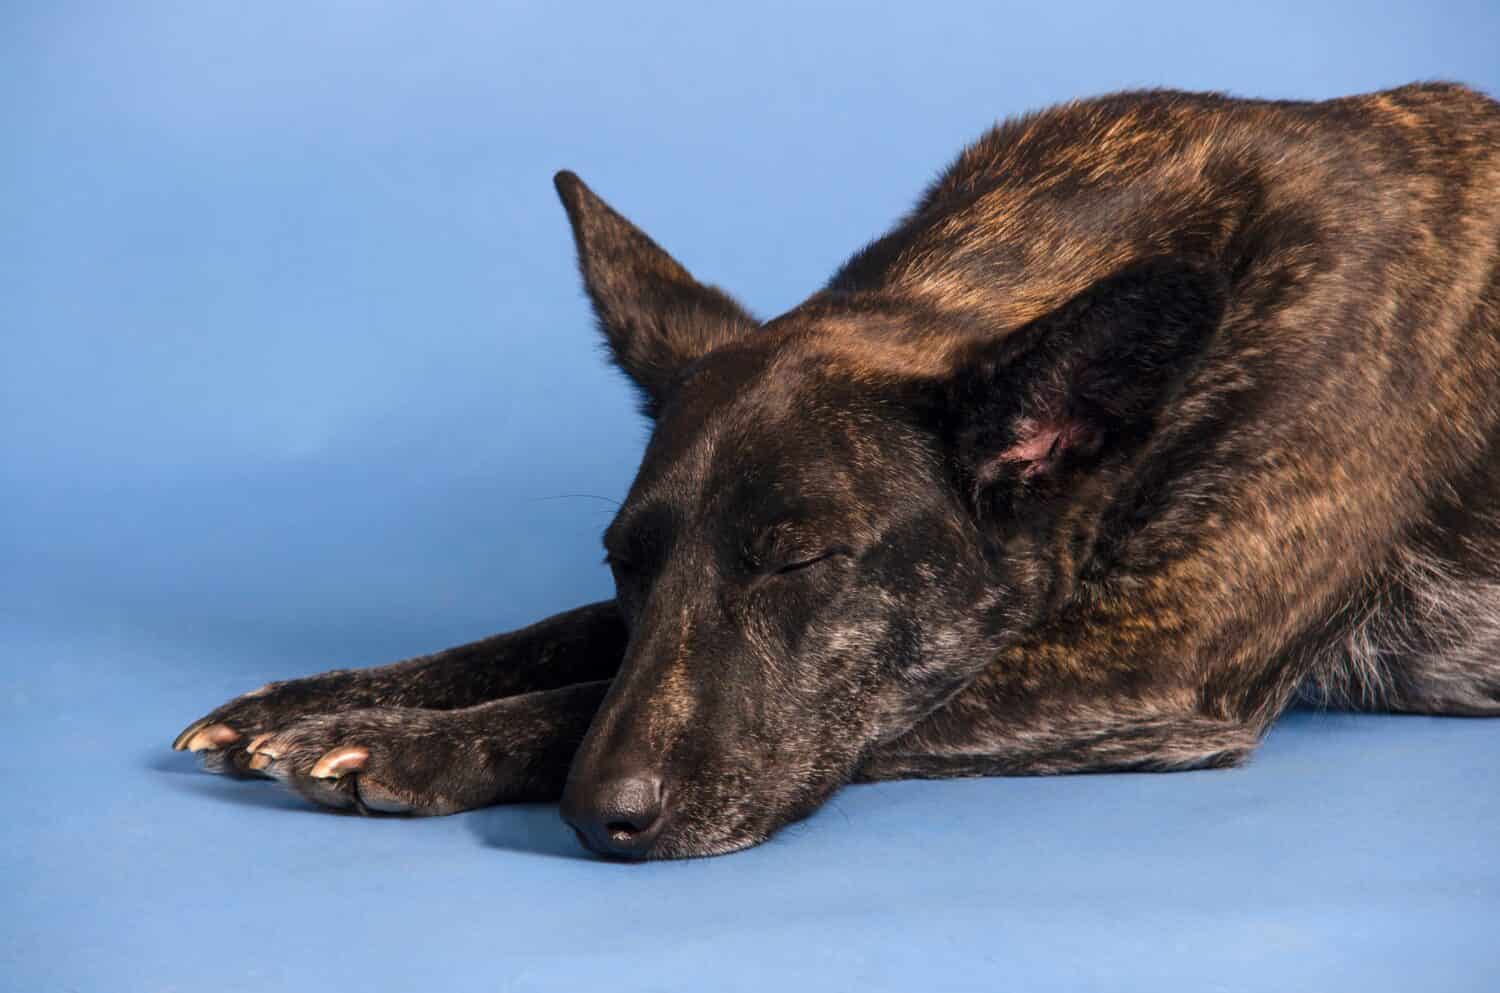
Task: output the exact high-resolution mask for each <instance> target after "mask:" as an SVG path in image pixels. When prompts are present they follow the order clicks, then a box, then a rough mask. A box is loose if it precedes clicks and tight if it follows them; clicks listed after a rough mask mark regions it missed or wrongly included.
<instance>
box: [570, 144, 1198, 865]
mask: <svg viewBox="0 0 1500 993" xmlns="http://www.w3.org/2000/svg"><path fill="white" fill-rule="evenodd" d="M557 186H558V190H559V193H560V194H561V196H562V199H563V202H564V204H565V206H566V208H567V211H568V216H569V219H570V221H571V222H572V226H573V231H574V235H575V237H576V239H577V243H578V251H579V261H580V268H581V270H582V273H583V279H584V284H585V287H586V289H587V291H588V294H589V297H590V298H591V300H592V302H593V305H594V309H595V312H596V315H597V317H598V320H599V325H600V328H601V330H602V331H603V333H604V336H605V339H606V341H607V342H608V344H609V347H610V349H611V351H612V353H613V356H614V358H615V361H616V362H617V363H618V364H619V366H620V367H621V368H622V369H623V370H624V371H625V372H626V374H627V375H628V376H629V377H630V378H631V379H632V380H633V381H634V382H635V384H636V385H637V387H638V388H639V389H640V392H641V396H642V400H643V406H644V409H645V412H646V413H647V415H648V416H649V417H651V418H652V419H653V421H654V431H653V433H652V436H651V440H650V442H649V444H648V445H647V448H646V452H645V456H644V459H643V460H642V464H641V467H640V471H639V474H638V475H637V477H636V479H635V482H634V483H633V485H632V486H631V488H630V492H629V495H628V496H627V498H626V500H625V502H624V504H623V505H622V506H621V508H620V510H619V513H618V514H617V516H616V517H615V519H614V521H613V522H612V523H611V524H610V525H609V527H608V529H607V531H606V532H605V534H604V547H605V550H606V553H607V561H608V563H609V566H610V568H611V569H612V571H613V573H614V579H615V584H616V589H617V601H618V603H619V607H620V610H621V611H622V613H623V615H624V617H625V618H626V620H627V623H628V625H629V628H630V643H629V648H628V650H627V653H626V657H625V660H624V663H623V665H622V667H621V669H620V672H619V675H618V677H617V678H616V679H615V681H614V684H613V687H612V689H611V690H610V692H609V695H608V697H607V698H606V699H605V701H604V704H603V706H602V707H601V709H600V711H599V713H598V716H597V717H596V718H595V720H594V722H593V725H592V727H591V728H590V730H589V732H588V735H587V737H586V738H585V739H584V741H583V744H582V746H581V747H580V749H579V751H578V753H577V756H576V758H575V760H574V762H573V767H572V770H571V773H570V776H569V779H568V784H567V789H566V792H565V795H564V798H563V813H564V816H565V817H566V818H567V819H568V821H569V822H570V823H571V824H572V825H573V826H574V827H575V828H576V829H577V831H578V833H579V836H580V838H581V839H582V840H583V841H584V843H585V844H587V845H588V846H589V847H590V848H593V849H594V850H596V851H598V852H601V853H604V854H609V855H615V856H622V857H629V858H659V857H678V856H693V855H708V854H717V853H722V852H729V851H733V850H736V849H739V848H743V847H746V846H749V845H752V844H755V843H757V842H759V841H762V840H764V839H765V838H766V837H767V836H768V835H769V834H770V833H771V832H772V831H774V830H776V829H777V828H778V827H780V826H782V825H784V824H786V823H788V822H790V821H792V820H795V819H797V818H798V817H801V816H803V815H805V814H807V813H809V812H810V811H812V810H813V809H814V808H816V807H817V806H818V805H819V804H820V803H821V802H822V801H823V800H824V799H826V798H827V797H828V795H829V794H830V793H831V792H832V791H833V790H835V789H836V788H837V787H838V786H839V785H841V784H842V783H844V782H846V781H847V780H848V779H849V778H850V776H851V775H852V774H853V773H855V772H856V771H857V769H858V766H859V763H860V760H861V757H862V755H863V754H864V753H865V752H866V751H867V750H868V749H870V748H871V747H872V746H874V745H876V744H878V743H880V742H881V741H883V740H887V739H889V738H891V737H893V736H895V735H897V734H900V733H901V732H903V731H905V730H907V729H908V728H909V727H911V725H912V724H913V722H914V721H916V720H918V719H920V718H921V717H923V716H924V715H926V714H927V713H929V712H930V711H932V710H933V709H934V708H936V707H938V706H939V705H941V704H942V703H943V702H944V701H946V700H947V699H948V698H949V697H950V696H951V695H952V694H953V693H955V692H956V691H957V690H958V689H960V688H961V687H963V686H964V685H965V684H966V683H967V682H969V681H970V680H972V678H973V677H974V675H975V674H976V673H977V672H978V671H979V670H980V669H981V668H982V667H983V666H984V665H985V664H986V662H987V661H988V660H989V659H990V658H992V657H993V655H994V652H995V651H996V648H997V646H999V645H1001V644H1003V643H1004V641H1005V640H1006V639H1007V638H1010V637H1013V636H1014V635H1015V633H1016V632H1018V631H1019V630H1021V629H1022V628H1024V627H1025V626H1026V625H1027V624H1029V623H1032V622H1034V621H1035V619H1036V618H1037V617H1038V616H1039V615H1040V613H1041V612H1042V611H1044V610H1045V609H1046V608H1047V605H1048V603H1049V602H1052V601H1055V600H1056V598H1057V597H1058V596H1059V595H1061V593H1060V591H1064V590H1066V589H1067V588H1069V585H1070V584H1071V583H1072V582H1074V581H1075V580H1076V578H1077V577H1076V571H1077V565H1078V562H1079V557H1078V556H1074V555H1064V556H1062V558H1061V559H1059V557H1058V556H1057V555H1054V554H1051V553H1050V552H1049V547H1050V546H1052V545H1054V544H1055V543H1056V542H1055V538H1056V535H1055V532H1056V530H1057V528H1058V527H1059V526H1061V525H1060V523H1059V522H1062V521H1064V520H1066V521H1069V522H1071V523H1070V525H1069V526H1078V522H1077V521H1076V520H1074V518H1076V517H1077V513H1076V510H1077V508H1078V507H1080V506H1083V505H1087V504H1088V503H1089V501H1094V502H1096V503H1099V502H1101V501H1103V500H1104V499H1105V496H1106V494H1107V493H1108V492H1109V491H1110V489H1111V480H1114V479H1116V478H1117V477H1118V476H1119V474H1120V473H1121V472H1122V471H1123V468H1122V467H1124V466H1125V465H1126V464H1127V463H1128V461H1129V459H1130V458H1131V455H1132V453H1133V452H1136V451H1138V450H1139V449H1140V447H1141V445H1142V442H1143V440H1144V439H1145V438H1146V436H1147V435H1148V433H1149V429H1150V427H1151V422H1152V419H1153V417H1154V416H1155V414H1156V412H1157V411H1158V410H1159V408H1160V406H1161V402H1162V398H1163V397H1164V396H1165V395H1166V394H1167V392H1168V391H1169V389H1170V386H1171V383H1172V382H1173V381H1175V380H1177V379H1178V378H1180V377H1179V374H1178V370H1180V369H1181V367H1182V364H1183V360H1184V359H1185V358H1186V357H1188V356H1190V355H1191V354H1193V353H1194V352H1195V351H1197V350H1198V349H1199V347H1200V346H1201V344H1202V340H1203V338H1204V336H1205V334H1206V330H1207V329H1209V328H1211V327H1212V325H1213V323H1214V321H1215V320H1216V316H1217V308H1218V306H1219V304H1218V293H1217V289H1216V286H1215V284H1214V283H1213V282H1212V281H1211V280H1208V279H1207V278H1206V277H1203V276H1202V275H1201V274H1200V273H1198V272H1197V271H1195V270H1189V269H1185V268H1182V267H1177V266H1164V265H1159V264H1158V265H1152V266H1147V267H1143V268H1137V269H1135V270H1132V271H1130V272H1127V273H1124V274H1121V275H1117V276H1115V277H1114V278H1112V279H1109V280H1106V281H1105V282H1103V283H1101V284H1099V285H1097V286H1095V287H1092V288H1091V289H1089V290H1088V291H1087V292H1085V293H1084V294H1082V295H1080V296H1078V297H1076V298H1074V299H1073V300H1071V301H1070V302H1068V303H1066V304H1064V305H1062V306H1061V307H1059V308H1057V309H1055V310H1054V311H1052V312H1051V313H1049V314H1048V315H1047V316H1045V317H1043V318H1041V319H1039V320H1037V321H1035V322H1033V323H1032V324H1031V325H1028V326H1027V327H1025V328H1022V329H1020V330H1018V331H1016V332H1015V333H1012V334H1009V335H1004V336H1001V337H1000V338H999V339H998V340H996V339H995V338H994V336H985V335H983V334H980V333H978V332H977V330H976V329H975V328H973V327H970V326H967V325H966V324H965V322H964V320H963V319H962V318H961V317H960V316H958V315H947V316H945V315H942V314H938V313H933V312H930V311H926V310H922V309H920V308H917V307H909V306H906V305H905V304H904V303H903V301H901V300H900V299H895V298H892V297H890V296H885V297H879V298H869V299H866V298H861V297H860V296H859V295H835V294H823V295H820V296H819V297H815V298H813V300H812V301H810V302H809V304H808V305H805V306H804V307H802V308H799V309H798V310H796V311H793V312H792V313H791V314H788V315H786V316H785V317H783V318H779V319H777V320H775V321H772V322H770V323H768V324H764V325H762V324H760V323H759V322H757V321H756V320H754V319H753V318H751V317H750V316H749V315H748V314H747V313H746V312H745V311H744V310H743V309H741V308H740V307H739V306H738V305H737V304H736V303H735V302H734V301H733V300H732V299H730V298H729V297H728V296H726V295H725V294H723V293H722V292H720V291H719V290H717V289H714V288H712V287H708V286H705V285H703V284H700V283H698V282H697V281H695V280H694V279H693V278H692V277H691V276H690V275H689V274H688V272H687V270H685V269H684V268H683V267H682V266H681V265H679V264H678V263H677V262H676V261H674V260H673V259H672V258H671V257H670V256H669V255H667V254H666V253H665V252H664V251H662V250H661V249H660V248H659V247H658V246H657V245H656V244H655V243H653V242H652V241H651V240H650V239H649V238H647V237H646V236H645V235H644V234H643V233H641V232H640V231H639V230H638V229H636V228H635V227H634V226H633V225H631V224H630V222H628V221H627V220H625V219H624V218H623V217H621V216H620V215H618V214H617V213H615V212H614V211H613V210H611V209H610V208H609V207H608V206H607V205H606V204H604V203H603V202H602V201H601V200H599V199H598V198H597V197H596V196H595V195H594V194H593V193H591V192H590V191H589V190H588V189H587V187H585V186H584V185H583V184H582V183H581V182H580V181H579V180H578V179H577V178H576V177H574V176H572V175H571V174H567V173H563V174H559V176H558V178H557ZM1122 329H1123V330H1124V332H1125V333H1123V334H1122V333H1121V331H1122Z"/></svg>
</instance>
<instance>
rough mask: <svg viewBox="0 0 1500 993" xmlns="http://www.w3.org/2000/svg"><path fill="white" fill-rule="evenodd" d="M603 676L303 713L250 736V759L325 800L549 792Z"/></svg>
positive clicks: (465, 801) (562, 775) (481, 799)
mask: <svg viewBox="0 0 1500 993" xmlns="http://www.w3.org/2000/svg"><path fill="white" fill-rule="evenodd" d="M609 685H610V684H609V681H608V680H599V681H596V682H591V683H579V684H576V685H573V686H566V687H563V688H561V689H555V690H545V691H542V692H537V693H527V694H523V695H521V696H512V697H506V698H504V699H501V700H494V701H491V702H489V703H485V704H480V705H478V706H475V707H466V708H463V709H460V710H421V709H415V708H400V707H376V708H371V709H366V710H350V711H346V712H344V713H339V714H320V715H316V716H312V717H304V718H302V719H300V720H297V721H293V722H292V723H290V724H288V725H286V726H284V727H282V728H281V729H279V730H277V731H275V732H274V733H271V734H267V735H263V736H261V737H259V738H257V739H256V740H255V741H254V742H253V743H252V744H251V746H250V748H249V750H248V751H249V760H248V761H249V764H250V767H251V768H253V769H256V770H258V771H261V772H262V773H263V774H265V775H268V776H271V777H272V778H275V779H279V780H282V781H283V782H285V783H286V784H287V785H289V786H290V787H291V788H292V789H294V790H296V791H297V792H298V793H300V794H302V795H303V796H304V797H306V798H307V799H309V800H312V801H313V802H315V803H318V804H321V805H323V806H325V807H333V808H336V809H354V810H357V811H359V812H360V813H370V812H380V813H402V814H452V813H456V812H458V811H461V810H472V809H474V808H476V807H485V806H489V805H491V804H496V803H509V802H514V801H519V800H555V799H557V797H558V796H560V795H561V794H562V789H563V783H564V781H565V779H566V778H567V774H568V766H569V764H570V763H571V762H572V760H573V753H574V751H576V750H577V748H578V743H579V742H580V741H581V740H582V739H583V736H584V733H585V732H586V731H587V730H588V727H589V723H590V722H591V721H592V720H593V718H594V713H595V711H597V710H598V709H599V704H600V702H601V701H602V700H603V699H604V694H605V693H606V692H608V690H609Z"/></svg>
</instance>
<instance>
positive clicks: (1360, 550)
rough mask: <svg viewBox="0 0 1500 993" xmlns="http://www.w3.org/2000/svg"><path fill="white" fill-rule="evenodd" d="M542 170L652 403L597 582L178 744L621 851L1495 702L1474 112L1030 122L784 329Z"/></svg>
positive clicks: (938, 186)
mask: <svg viewBox="0 0 1500 993" xmlns="http://www.w3.org/2000/svg"><path fill="white" fill-rule="evenodd" d="M556 185H557V191H558V193H559V194H560V196H561V198H562V202H563V205H564V207H565V208H566V211H567V215H568V220H569V221H570V223H571V225H572V229H573V234H574V236H575V239H576V242H577V247H578V260H579V268H580V270H581V272H582V276H583V283H584V286H585V288H586V290H587V292H588V296H589V298H590V300H591V301H592V304H593V310H594V314H595V316H596V317H597V319H598V324H599V328H600V330H601V331H602V333H603V335H604V338H605V340H606V342H607V343H608V346H609V349H610V351H611V354H612V356H613V358H614V361H615V362H616V363H617V364H618V365H619V367H620V369H622V370H623V371H624V373H625V374H626V375H627V376H628V377H629V378H630V379H631V380H632V381H633V382H634V384H635V385H636V387H638V389H639V393H640V398H641V403H642V408H643V410H644V412H645V414H646V416H647V417H648V418H650V419H651V421H652V424H653V431H652V435H651V439H650V442H649V444H648V445H647V447H646V451H645V455H644V457H643V459H642V462H641V467H640V471H639V474H638V476H637V477H636V479H635V481H634V483H633V484H632V486H631V487H630V491H629V494H628V496H627V497H626V499H625V501H624V503H623V504H622V505H621V507H620V509H619V513H618V514H617V515H616V517H615V518H614V520H613V521H612V522H611V523H610V525H609V527H608V529H607V530H606V531H605V532H604V536H603V538H604V548H605V550H606V552H607V561H608V564H609V568H610V569H611V570H612V571H613V574H614V581H615V587H616V595H615V598H614V599H613V600H610V601H608V602H604V603H597V604H592V605H589V606H584V607H580V608H578V609H576V610H572V611H569V612H567V613H564V614H560V615H558V616H556V617H552V618H549V619H547V620H543V621H541V622H540V623H538V624H535V625H533V626H532V627H529V628H525V629H523V630H520V631H515V632H512V633H509V634H503V635H499V636H496V637H493V638H489V639H486V640H484V641H480V642H476V643H474V644H469V645H464V646H461V647H458V648H453V649H450V650H448V651H445V652H439V653H437V654H435V655H429V656H424V657H421V658H414V659H409V660H406V661H403V662H398V663H395V664H393V665H386V666H381V667H377V668H372V669H359V670H342V671H336V672H329V673H325V674H323V675H318V676H312V677H309V678H304V679H293V680H289V681H286V682H278V683H272V684H270V685H268V686H264V687H262V688H260V689H258V690H255V691H254V692H251V693H249V694H247V695H245V696H243V697H240V698H238V699H236V700H232V701H230V702H229V703H227V704H225V705H224V706H222V707H220V708H219V709H217V710H215V711H213V712H212V713H210V714H209V715H208V716H206V717H204V718H202V719H201V720H198V721H196V722H194V723H193V724H192V725H191V726H189V727H188V728H187V729H186V730H185V731H183V732H182V734H181V735H180V736H179V737H178V739H177V742H176V747H177V748H179V749H184V748H185V749H189V750H191V751H194V752H198V753H200V754H201V755H202V756H203V758H204V760H205V761H206V762H207V764H208V766H209V767H210V768H212V769H215V770H218V771H222V772H226V773H230V774H238V775H264V776H271V777H274V778H276V779H280V780H283V781H284V782H286V783H287V784H289V785H290V786H291V787H292V788H293V789H295V790H296V791H297V792H299V793H301V794H302V795H304V796H306V797H307V798H308V799H310V800H312V801H314V802H316V803H319V804H323V805H325V806H328V807H334V808H348V809H354V810H357V811H360V812H382V813H409V814H445V813H451V812H454V811H461V810H467V809H471V808H474V807H480V806H484V805H487V804H494V803H503V802H507V801H514V800H522V799H538V798H547V799H558V798H560V799H561V805H562V814H563V817H564V819H565V820H566V821H567V822H568V824H570V825H571V826H572V827H573V829H574V830H575V831H576V832H577V834H578V837H579V839H580V840H581V841H582V843H583V844H584V845H585V846H587V847H588V848H590V849H591V850H593V851H595V852H598V853H600V854H602V855H606V856H611V857H617V858H630V859H643V858H670V857H682V856H698V855H711V854H719V853H724V852H731V851H735V850H737V849H741V848H745V847H747V846H749V845H754V844H756V843H757V842H760V841H762V840H764V839H765V838H767V837H768V836H769V835H770V834H771V833H772V832H774V831H775V830H776V829H777V828H779V827H781V826H782V825H785V824H787V823H788V822H791V821H793V820H795V819H797V818H799V817H802V816H805V815H806V814H808V813H809V812H811V811H812V810H814V809H815V808H817V807H818V805H819V804H821V803H822V802H823V801H825V800H826V799H827V798H828V797H829V795H830V794H831V793H833V792H834V791H835V790H837V789H838V788H839V787H840V786H841V785H842V784H844V783H846V782H850V781H859V780H885V779H900V778H907V777H949V776H990V775H1011V774H1037V773H1064V772H1084V771H1092V770H1126V769H1139V770H1173V769H1194V768H1202V767H1212V766H1228V765H1233V764H1235V763H1238V762H1241V761H1243V760H1244V759H1245V758H1246V757H1247V756H1248V755H1249V754H1250V753H1251V751H1252V750H1253V749H1254V748H1255V745H1256V742H1257V740H1258V739H1259V738H1260V736H1261V735H1262V734H1263V733H1264V732H1265V731H1266V729H1267V727H1268V725H1270V724H1271V722H1272V721H1274V720H1275V718H1276V716H1277V715H1278V714H1279V713H1280V712H1281V711H1282V710H1283V708H1285V707H1286V706H1288V704H1289V703H1291V702H1292V701H1294V700H1297V699H1299V698H1302V699H1307V698H1311V699H1313V700H1316V701H1318V702H1320V703H1323V704H1326V705H1334V706H1345V707H1355V708H1363V709H1381V710H1391V711H1408V712H1418V713H1427V714H1471V715H1481V714H1497V713H1500V267H1497V262H1500V104H1496V103H1495V102H1493V101H1491V100H1490V99H1488V98H1486V97H1485V96H1483V95H1481V94H1479V93H1475V92H1473V91H1471V90H1467V89H1465V88H1463V87H1460V86H1456V85H1447V84H1430V85H1414V86H1407V87H1403V88H1401V89H1396V90H1390V91H1388V92H1383V93H1376V94H1371V95H1366V96H1359V97H1352V98H1348V99H1340V100H1331V101H1327V102H1321V103H1302V102H1265V101H1252V100H1241V99H1232V98H1228V97H1225V96H1220V95H1212V94H1191V93H1179V92H1168V91H1151V92H1138V93H1123V94H1117V95H1112V96H1106V97H1103V98H1100V99H1095V100H1087V101H1082V102H1075V103H1070V104H1066V105H1064V106H1061V107H1057V108H1054V109H1050V110H1047V111H1044V112H1041V113H1037V114H1033V115H1029V116H1026V117H1022V118H1020V119H1017V120H1012V121H1009V122H1006V123H1003V124H1001V125H1000V126H998V127H996V128H995V129H993V130H992V131H990V132H989V133H988V134H986V135H985V136H984V137H982V138H981V139H980V140H979V141H978V142H977V143H975V144H974V145H972V146H971V147H969V148H968V149H967V150H965V151H964V152H963V153H962V154H961V155H960V156H959V157H958V159H957V160H956V161H955V162H954V163H953V164H952V165H951V167H950V168H949V169H948V170H947V171H946V172H944V173H943V174H942V175H941V176H940V178H938V179H937V181H936V182H934V183H933V184H932V186H931V187H930V188H929V189H928V190H927V191H926V192H925V194H924V195H923V196H922V197H921V199H920V200H919V202H918V203H917V205H916V207H915V208H914V209H913V210H912V211H911V213H910V214H908V215H907V216H906V217H905V218H904V219H903V220H902V221H900V223H898V224H897V225H896V226H895V227H894V229H892V230H891V231H890V232H889V233H887V234H886V235H884V236H883V237H881V238H879V239H878V240H876V241H874V242H872V243H871V244H869V245H868V246H867V247H865V248H864V249H862V250H860V251H859V252H858V253H857V254H855V255H854V256H853V257H852V258H851V259H850V260H849V261H848V262H847V263H845V264H844V266H843V267H842V268H841V269H840V270H839V271H838V272H837V273H836V274H835V275H834V276H833V278H832V279H831V280H829V282H828V283H827V284H826V285H825V286H824V287H823V288H822V289H821V290H819V291H818V292H816V293H814V294H813V295H812V296H811V297H809V298H808V299H807V301H806V302H804V303H803V304H801V305H800V306H798V307H796V308H795V309H793V310H791V311H790V312H788V313H785V314H782V315H781V316H779V317H776V318H774V319H772V320H769V321H761V320H759V319H757V318H755V317H752V316H751V315H750V314H749V313H747V312H746V310H745V309H744V308H742V307H741V306H740V305H739V304H737V303H736V302H735V301H734V300H733V299H732V298H731V297H729V296H728V295H726V294H725V293H724V292H722V291H720V290H719V289H717V288H715V287H713V286H709V285H705V284H703V283H700V282H698V281H697V280H696V279H694V278H693V277H692V276H691V275H689V273H688V271H687V270H686V269H684V268H683V267H682V266H681V265H680V264H679V263H678V262H676V261H675V260H674V259H673V258H672V257H671V256H670V255H668V254H667V253H666V252H665V251H663V250H662V249H661V248H660V247H658V246H657V245H656V243H655V242H653V241H652V240H651V239H650V238H649V237H647V236H646V235H645V234H644V233H642V232H641V231H640V230H638V229H637V228H636V227H635V226H634V225H632V224H631V223H630V222H629V221H628V220H626V219H625V218H624V217H622V216H621V215H620V214H618V213H616V212H615V211H614V210H613V209H611V208H610V207H609V206H608V205H606V204H605V203H604V201H602V200H601V199H599V197H597V196H596V195H595V194H594V193H593V192H591V191H590V190H589V188H588V187H586V186H585V185H584V184H583V183H582V182H581V181H580V180H579V179H578V178H577V177H576V176H574V175H572V174H571V173H567V172H563V173H559V174H558V176H557V177H556Z"/></svg>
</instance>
